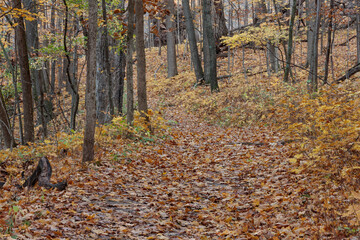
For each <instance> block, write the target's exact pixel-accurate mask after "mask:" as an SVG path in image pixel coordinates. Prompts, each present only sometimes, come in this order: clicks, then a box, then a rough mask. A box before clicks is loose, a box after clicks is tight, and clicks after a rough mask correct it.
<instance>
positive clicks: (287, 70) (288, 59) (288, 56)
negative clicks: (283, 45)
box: [284, 0, 297, 82]
mask: <svg viewBox="0 0 360 240" xmlns="http://www.w3.org/2000/svg"><path fill="white" fill-rule="evenodd" d="M296 6H297V4H296V0H293V4H292V7H291V17H290V23H289V40H288V50H287V54H286V67H285V74H284V82H289V73H290V64H291V54H292V46H293V30H294V21H295V14H296Z"/></svg>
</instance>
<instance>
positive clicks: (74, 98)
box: [63, 0, 79, 131]
mask: <svg viewBox="0 0 360 240" xmlns="http://www.w3.org/2000/svg"><path fill="white" fill-rule="evenodd" d="M63 3H64V5H65V19H64V37H63V46H64V52H65V59H64V75H65V78H66V80H67V85H68V87H69V90H70V93H71V116H70V128H71V130H73V131H75V130H76V115H77V111H78V108H79V93H78V87H77V82H76V79H72V78H71V74H70V63H71V61H70V56H69V52H68V49H67V30H68V16H69V8H68V5H67V3H66V0H63Z"/></svg>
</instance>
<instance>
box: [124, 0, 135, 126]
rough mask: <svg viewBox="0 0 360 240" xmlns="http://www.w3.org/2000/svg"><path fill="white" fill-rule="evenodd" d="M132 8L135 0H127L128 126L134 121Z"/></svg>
mask: <svg viewBox="0 0 360 240" xmlns="http://www.w3.org/2000/svg"><path fill="white" fill-rule="evenodd" d="M134 10H135V0H129V5H128V29H127V37H126V49H127V53H126V91H127V96H126V99H127V101H126V122H127V124H128V125H129V126H132V125H133V123H134V74H133V71H134V69H133V59H132V58H133V45H134V38H133V35H134V22H135V19H134Z"/></svg>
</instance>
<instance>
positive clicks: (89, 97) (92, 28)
mask: <svg viewBox="0 0 360 240" xmlns="http://www.w3.org/2000/svg"><path fill="white" fill-rule="evenodd" d="M88 3H89V30H88V42H87V52H86V58H87V75H86V94H85V108H86V120H85V132H84V145H83V159H82V161H83V162H90V161H93V160H94V144H95V124H96V101H95V97H96V96H95V81H96V35H97V11H98V4H97V0H88Z"/></svg>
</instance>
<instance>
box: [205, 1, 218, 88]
mask: <svg viewBox="0 0 360 240" xmlns="http://www.w3.org/2000/svg"><path fill="white" fill-rule="evenodd" d="M202 2H203V34H204V46H203V48H204V69H205V82H206V83H208V84H210V88H211V91H212V92H213V91H219V85H218V82H217V78H216V76H217V71H216V45H215V37H214V32H213V26H212V17H211V0H202Z"/></svg>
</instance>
